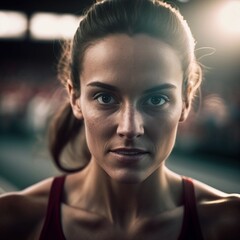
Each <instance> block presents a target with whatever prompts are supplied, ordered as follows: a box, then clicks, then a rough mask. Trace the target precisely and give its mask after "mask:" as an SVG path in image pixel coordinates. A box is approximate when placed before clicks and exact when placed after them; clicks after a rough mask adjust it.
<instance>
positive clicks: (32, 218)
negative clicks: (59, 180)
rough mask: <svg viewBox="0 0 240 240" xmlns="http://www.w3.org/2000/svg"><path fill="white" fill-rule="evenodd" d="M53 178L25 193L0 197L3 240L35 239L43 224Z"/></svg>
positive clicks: (14, 193) (13, 193) (0, 224)
mask: <svg viewBox="0 0 240 240" xmlns="http://www.w3.org/2000/svg"><path fill="white" fill-rule="evenodd" d="M51 183H52V178H50V179H47V180H44V181H42V182H40V183H37V184H35V185H33V186H31V187H29V188H27V189H25V190H23V191H20V192H12V193H7V194H2V195H1V196H0V212H1V215H0V234H1V238H2V239H16V238H17V239H35V237H33V235H35V233H36V232H37V231H38V229H39V226H40V225H41V224H42V223H43V220H44V217H45V213H46V209H47V204H48V196H49V191H50V188H51Z"/></svg>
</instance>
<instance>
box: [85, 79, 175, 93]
mask: <svg viewBox="0 0 240 240" xmlns="http://www.w3.org/2000/svg"><path fill="white" fill-rule="evenodd" d="M87 86H90V87H99V88H104V89H107V90H111V91H115V92H117V91H119V89H118V88H117V87H115V86H113V85H110V84H106V83H103V82H99V81H96V82H91V83H89V84H87ZM175 88H176V86H175V85H173V84H171V83H163V84H161V85H157V86H154V87H152V88H149V89H147V90H145V91H144V92H143V93H144V94H148V93H152V92H157V91H160V90H163V89H175Z"/></svg>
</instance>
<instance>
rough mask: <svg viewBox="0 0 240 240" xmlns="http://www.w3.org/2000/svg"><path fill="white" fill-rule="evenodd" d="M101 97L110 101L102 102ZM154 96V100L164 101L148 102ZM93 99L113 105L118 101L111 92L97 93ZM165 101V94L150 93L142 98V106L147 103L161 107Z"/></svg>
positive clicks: (167, 100) (102, 103)
mask: <svg viewBox="0 0 240 240" xmlns="http://www.w3.org/2000/svg"><path fill="white" fill-rule="evenodd" d="M103 97H107V98H108V99H107V100H109V99H110V101H107V102H104V100H103ZM154 98H155V100H156V99H158V100H160V103H161V102H162V100H163V101H164V102H163V103H161V104H153V103H152V102H151V103H148V101H151V100H153V99H154ZM94 100H97V101H98V102H99V104H101V105H115V104H118V101H117V100H116V98H115V97H114V96H113V95H112V94H111V93H98V94H96V95H95V96H94ZM105 100H106V99H105ZM167 102H169V98H168V97H167V96H166V95H151V96H148V97H146V98H145V99H144V101H143V105H144V106H147V105H149V106H151V107H161V106H163V105H164V104H166V103H167Z"/></svg>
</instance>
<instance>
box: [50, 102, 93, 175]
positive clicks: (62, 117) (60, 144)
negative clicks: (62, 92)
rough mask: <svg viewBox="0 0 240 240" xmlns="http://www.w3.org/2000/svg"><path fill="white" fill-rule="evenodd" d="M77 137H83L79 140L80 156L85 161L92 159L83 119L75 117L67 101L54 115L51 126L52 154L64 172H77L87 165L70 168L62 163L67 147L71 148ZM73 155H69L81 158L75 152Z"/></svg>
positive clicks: (78, 149)
mask: <svg viewBox="0 0 240 240" xmlns="http://www.w3.org/2000/svg"><path fill="white" fill-rule="evenodd" d="M76 138H77V139H78V140H79V138H80V139H81V141H78V142H77V145H78V148H77V152H79V153H81V154H80V156H81V158H82V159H81V160H82V161H83V162H88V161H89V160H90V153H89V150H88V148H87V144H86V139H85V133H84V124H83V121H81V120H78V119H76V118H75V117H74V115H73V113H72V108H71V105H70V103H68V102H67V103H65V105H64V106H63V107H62V108H61V109H60V110H59V111H58V112H57V114H56V115H55V116H54V117H53V119H52V122H51V124H50V128H49V150H50V154H51V155H52V157H53V160H54V163H55V164H56V166H57V167H58V168H59V169H60V170H62V171H64V172H76V171H79V170H81V169H83V167H84V166H85V164H84V166H80V167H77V168H69V167H66V166H65V165H66V164H64V165H63V164H62V163H61V156H62V155H63V154H64V151H65V150H66V149H69V146H70V148H71V146H72V145H73V144H74V141H75V140H76ZM68 155H69V154H68ZM72 155H73V156H74V157H72V158H71V154H70V155H69V156H68V157H70V158H71V160H72V161H74V160H79V159H75V158H79V157H80V156H77V155H76V154H75V152H74V154H72ZM64 161H65V160H64ZM65 163H66V161H65Z"/></svg>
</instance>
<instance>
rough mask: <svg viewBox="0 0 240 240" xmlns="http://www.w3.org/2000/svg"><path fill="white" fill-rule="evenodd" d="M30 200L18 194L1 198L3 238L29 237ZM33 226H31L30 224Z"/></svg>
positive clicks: (0, 224)
mask: <svg viewBox="0 0 240 240" xmlns="http://www.w3.org/2000/svg"><path fill="white" fill-rule="evenodd" d="M28 207H29V206H28V200H26V199H24V197H23V196H21V195H18V194H15V193H13V194H8V195H6V196H2V197H1V198H0V212H1V215H0V234H1V238H3V239H16V238H18V239H24V238H25V239H27V234H28V233H27V228H28V226H29V223H31V221H30V219H28V213H27V212H28V210H27V209H28ZM30 227H31V226H30Z"/></svg>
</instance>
